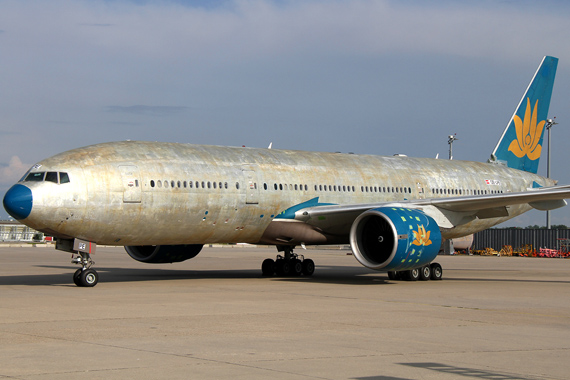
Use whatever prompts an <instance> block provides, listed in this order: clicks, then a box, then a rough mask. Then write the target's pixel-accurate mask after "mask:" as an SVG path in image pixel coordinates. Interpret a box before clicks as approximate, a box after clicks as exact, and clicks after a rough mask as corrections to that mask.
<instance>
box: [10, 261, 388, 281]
mask: <svg viewBox="0 0 570 380" xmlns="http://www.w3.org/2000/svg"><path fill="white" fill-rule="evenodd" d="M36 268H46V269H51V270H52V271H53V269H62V270H64V271H65V272H62V273H50V274H30V275H14V276H0V286H2V285H31V286H34V285H35V286H46V285H63V286H67V285H69V286H75V285H74V284H73V281H72V275H73V272H74V271H75V270H77V267H67V266H57V265H37V266H36ZM96 269H97V272H98V273H99V281H100V282H99V283H100V284H101V283H121V282H142V281H161V280H188V281H192V280H201V279H259V280H265V281H291V282H299V281H302V282H307V283H332V284H344V285H382V284H392V283H394V282H391V281H389V280H388V276H387V275H386V274H385V273H374V272H372V273H371V272H370V271H368V270H366V268H362V269H360V268H354V267H319V269H320V272H319V273H315V274H314V275H313V276H311V277H305V276H299V277H278V276H274V277H265V276H262V275H261V271H260V270H259V269H248V270H243V269H217V270H208V269H201V270H179V269H156V268H149V269H140V268H113V267H102V266H98V267H97V268H96Z"/></svg>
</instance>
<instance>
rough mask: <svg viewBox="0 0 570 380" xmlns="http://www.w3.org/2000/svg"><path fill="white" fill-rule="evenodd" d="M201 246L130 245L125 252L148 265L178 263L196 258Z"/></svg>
mask: <svg viewBox="0 0 570 380" xmlns="http://www.w3.org/2000/svg"><path fill="white" fill-rule="evenodd" d="M202 247H203V245H202V244H184V245H131V246H125V251H127V253H128V254H129V256H131V257H132V258H133V259H135V260H137V261H140V262H143V263H150V264H164V263H178V262H181V261H185V260H189V259H191V258H193V257H196V255H198V253H200V251H201V250H202Z"/></svg>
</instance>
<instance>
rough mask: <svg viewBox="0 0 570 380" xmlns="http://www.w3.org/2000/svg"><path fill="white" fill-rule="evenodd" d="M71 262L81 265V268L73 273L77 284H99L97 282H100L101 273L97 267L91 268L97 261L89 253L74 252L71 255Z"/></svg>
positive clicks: (90, 285)
mask: <svg viewBox="0 0 570 380" xmlns="http://www.w3.org/2000/svg"><path fill="white" fill-rule="evenodd" d="M71 263H72V264H79V265H81V268H79V269H78V270H76V271H75V273H74V274H73V282H74V283H75V285H77V286H84V287H88V288H91V287H93V286H95V285H97V282H99V274H98V273H97V271H96V270H95V269H92V268H91V267H92V266H93V264H95V261H93V259H92V258H91V255H90V254H89V253H86V252H73V253H72V255H71Z"/></svg>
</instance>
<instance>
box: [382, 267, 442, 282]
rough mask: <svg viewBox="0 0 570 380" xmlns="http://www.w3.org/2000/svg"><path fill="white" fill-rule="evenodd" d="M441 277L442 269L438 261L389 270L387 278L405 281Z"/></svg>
mask: <svg viewBox="0 0 570 380" xmlns="http://www.w3.org/2000/svg"><path fill="white" fill-rule="evenodd" d="M442 277H443V269H442V268H441V265H439V264H438V263H431V264H428V265H425V266H423V267H421V268H415V269H410V270H404V271H390V272H388V278H389V279H390V280H406V281H417V280H421V281H428V280H441V279H442Z"/></svg>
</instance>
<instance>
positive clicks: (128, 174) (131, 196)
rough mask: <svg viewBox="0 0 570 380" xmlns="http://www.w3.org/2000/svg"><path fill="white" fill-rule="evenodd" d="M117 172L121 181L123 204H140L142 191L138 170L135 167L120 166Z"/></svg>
mask: <svg viewBox="0 0 570 380" xmlns="http://www.w3.org/2000/svg"><path fill="white" fill-rule="evenodd" d="M119 170H120V171H121V179H122V181H123V202H124V203H140V202H141V197H142V190H141V181H140V175H139V168H138V167H136V166H135V165H121V166H119Z"/></svg>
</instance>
